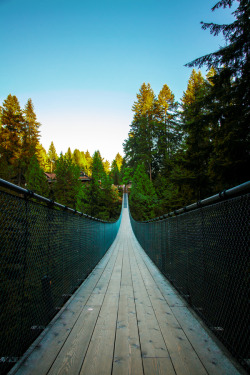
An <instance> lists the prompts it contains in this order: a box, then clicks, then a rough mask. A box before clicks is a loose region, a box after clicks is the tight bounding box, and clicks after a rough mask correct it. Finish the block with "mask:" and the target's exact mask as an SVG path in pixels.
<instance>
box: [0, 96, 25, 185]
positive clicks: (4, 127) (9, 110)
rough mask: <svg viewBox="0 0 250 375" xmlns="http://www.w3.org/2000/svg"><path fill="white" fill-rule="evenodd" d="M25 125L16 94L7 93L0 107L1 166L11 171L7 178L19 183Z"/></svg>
mask: <svg viewBox="0 0 250 375" xmlns="http://www.w3.org/2000/svg"><path fill="white" fill-rule="evenodd" d="M24 127H25V120H24V117H23V113H22V110H21V107H20V104H19V101H18V99H17V97H16V96H14V95H13V96H12V95H11V94H10V95H8V97H7V99H6V100H4V102H3V106H2V107H1V129H0V156H1V165H2V167H5V168H7V169H8V170H9V171H11V172H12V175H11V176H9V177H8V180H12V179H13V182H15V183H18V184H19V185H20V184H21V177H22V171H23V165H22V159H21V151H22V136H23V132H24Z"/></svg>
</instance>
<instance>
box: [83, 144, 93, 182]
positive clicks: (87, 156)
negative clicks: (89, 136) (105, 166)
mask: <svg viewBox="0 0 250 375" xmlns="http://www.w3.org/2000/svg"><path fill="white" fill-rule="evenodd" d="M82 153H83V154H84V152H83V151H82ZM84 156H85V160H86V167H85V172H86V174H87V175H88V176H91V169H92V157H91V155H90V153H89V151H88V150H87V151H86V152H85V155H84Z"/></svg>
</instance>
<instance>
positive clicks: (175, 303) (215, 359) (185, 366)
mask: <svg viewBox="0 0 250 375" xmlns="http://www.w3.org/2000/svg"><path fill="white" fill-rule="evenodd" d="M137 250H139V254H140V255H141V257H142V259H143V261H144V265H141V264H140V269H141V271H142V274H143V275H144V277H145V278H146V279H148V278H149V279H150V280H151V278H150V276H149V275H148V273H150V275H151V276H152V277H153V278H154V280H155V281H156V288H154V287H153V284H152V280H151V282H150V283H149V282H147V283H146V285H147V287H146V288H147V291H148V293H149V296H150V299H151V302H152V305H153V306H154V309H155V311H156V316H157V319H158V322H159V325H160V327H161V329H162V332H163V335H164V338H165V342H166V344H167V347H168V348H169V350H170V356H171V359H172V361H173V363H174V365H175V370H176V372H177V374H179V373H183V374H185V373H190V374H192V373H194V374H195V373H197V374H200V373H204V369H202V370H200V369H199V366H198V369H195V368H194V367H192V366H195V367H196V365H197V364H198V362H199V361H200V362H202V365H203V366H204V368H205V370H206V372H205V373H208V374H211V375H212V374H215V375H219V374H222V375H223V374H224V375H225V374H229V375H232V374H235V375H236V374H239V372H238V371H237V369H236V368H235V366H234V365H232V363H231V362H230V360H229V359H228V358H227V357H225V355H224V354H223V353H222V352H221V351H220V349H219V348H218V346H217V345H216V344H215V343H214V341H213V340H211V338H210V340H209V336H208V334H207V333H206V332H205V330H204V329H203V327H202V326H201V325H200V323H199V322H198V321H197V319H195V318H194V317H193V316H192V314H191V313H190V311H189V310H188V308H187V307H185V306H186V305H187V304H186V302H185V301H184V300H183V299H182V298H181V297H180V296H179V295H178V294H177V292H176V291H175V290H174V289H173V287H172V286H171V285H170V284H169V283H168V281H167V280H166V279H165V278H164V276H163V275H161V274H160V273H159V271H158V269H157V267H156V266H155V265H154V264H153V262H152V261H151V260H150V259H149V258H148V256H147V255H146V253H145V252H144V251H143V250H142V249H138V248H137ZM137 259H138V256H137ZM164 299H165V300H166V301H167V302H168V305H164V303H163V301H164ZM177 313H178V314H177ZM164 314H165V315H166V318H165V319H164ZM176 315H177V316H178V319H177V317H176ZM185 315H186V318H185ZM164 322H165V324H164ZM171 336H172V338H173V339H172V340H170V338H171ZM178 340H179V341H181V344H180V345H181V347H182V354H181V355H180V356H181V362H183V363H182V366H181V367H180V359H178V358H176V354H175V353H174V347H173V343H174V342H175V343H178ZM204 343H205V345H204ZM178 353H179V354H180V353H181V351H179V352H178ZM198 358H199V360H198V361H197V359H198ZM192 364H193V365H192ZM236 367H238V366H236ZM200 371H202V372H200ZM241 371H242V370H241ZM240 373H242V372H240ZM243 373H244V371H243Z"/></svg>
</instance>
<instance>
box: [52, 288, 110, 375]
mask: <svg viewBox="0 0 250 375" xmlns="http://www.w3.org/2000/svg"><path fill="white" fill-rule="evenodd" d="M103 297H104V295H100V294H95V295H94V296H92V298H91V301H90V300H89V301H88V305H87V306H85V307H84V308H83V310H82V312H81V314H80V316H79V318H78V320H77V322H76V324H75V325H74V327H73V329H72V331H71V333H70V335H69V336H68V337H67V340H66V341H65V343H64V345H63V347H62V349H61V351H60V353H59V354H58V356H57V358H56V360H55V362H54V363H53V365H52V367H51V368H50V370H49V372H48V374H50V375H53V374H58V375H64V374H65V375H66V374H78V373H79V371H80V369H81V366H82V362H83V358H84V356H85V353H86V351H87V348H88V345H89V341H90V339H91V336H92V333H93V330H94V327H95V324H96V320H97V317H98V315H99V312H100V308H101V304H102V301H103Z"/></svg>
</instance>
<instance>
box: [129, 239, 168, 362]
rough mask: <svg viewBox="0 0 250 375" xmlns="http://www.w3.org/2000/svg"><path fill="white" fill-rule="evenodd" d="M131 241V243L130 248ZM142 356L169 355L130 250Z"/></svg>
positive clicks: (166, 356)
mask: <svg viewBox="0 0 250 375" xmlns="http://www.w3.org/2000/svg"><path fill="white" fill-rule="evenodd" d="M132 247H133V243H131V248H132ZM129 256H130V264H131V273H132V281H133V288H134V295H135V305H136V312H137V320H138V329H139V335H140V342H141V350H142V357H143V358H144V357H158V358H160V357H165V358H168V357H169V353H168V350H167V348H166V345H165V343H164V340H163V337H162V334H161V331H160V328H159V325H158V322H157V319H156V316H155V313H154V309H153V307H152V304H151V302H150V300H149V297H148V294H147V290H146V288H145V285H144V282H143V279H142V276H141V274H140V272H139V270H138V266H137V263H136V259H135V256H134V254H133V253H132V251H131V252H130V254H129Z"/></svg>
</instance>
